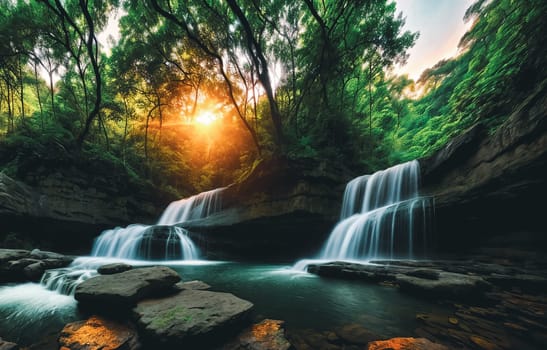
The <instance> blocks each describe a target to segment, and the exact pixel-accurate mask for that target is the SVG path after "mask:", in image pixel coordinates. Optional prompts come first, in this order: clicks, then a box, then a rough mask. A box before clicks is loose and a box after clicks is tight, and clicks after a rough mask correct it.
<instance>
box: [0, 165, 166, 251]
mask: <svg viewBox="0 0 547 350" xmlns="http://www.w3.org/2000/svg"><path fill="white" fill-rule="evenodd" d="M35 183H36V184H35V185H34V186H29V185H27V184H24V183H22V182H20V181H16V180H14V179H12V178H10V177H9V176H7V175H5V174H4V173H0V220H1V223H2V227H1V230H0V231H1V232H0V235H6V234H7V233H8V232H15V233H18V234H19V233H20V235H19V236H20V237H19V238H21V239H23V236H24V239H29V240H30V241H31V243H32V244H39V245H44V246H45V247H47V248H56V249H60V250H72V249H90V247H91V241H92V238H93V237H95V236H97V235H98V234H99V233H100V232H101V230H103V229H105V228H109V227H114V226H121V225H126V224H129V223H133V222H143V223H152V222H153V221H154V220H155V219H156V218H157V217H158V214H159V213H160V212H161V210H162V209H163V206H162V205H161V204H160V205H157V204H154V203H153V202H151V201H150V200H147V199H146V198H145V197H144V196H140V195H139V194H134V195H121V194H120V193H119V191H118V190H117V189H116V188H115V187H114V186H109V185H108V184H104V183H98V182H95V183H93V182H92V181H91V180H90V178H89V176H87V175H85V174H83V173H79V172H77V171H73V172H72V173H71V176H66V175H65V174H61V173H60V172H59V173H53V174H50V175H48V176H45V177H41V178H40V179H37V180H36V182H35ZM4 244H6V243H5V242H4Z"/></svg>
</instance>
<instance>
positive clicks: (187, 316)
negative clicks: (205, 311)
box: [150, 306, 201, 328]
mask: <svg viewBox="0 0 547 350" xmlns="http://www.w3.org/2000/svg"><path fill="white" fill-rule="evenodd" d="M200 315H201V313H196V312H195V311H191V310H189V309H187V308H185V307H184V306H176V307H174V308H172V309H169V310H167V311H165V312H162V313H160V314H159V315H157V316H156V317H154V318H153V319H152V322H150V326H151V327H152V328H165V327H168V326H170V325H172V324H174V323H183V322H184V323H186V322H191V321H192V320H194V319H195V317H196V316H200Z"/></svg>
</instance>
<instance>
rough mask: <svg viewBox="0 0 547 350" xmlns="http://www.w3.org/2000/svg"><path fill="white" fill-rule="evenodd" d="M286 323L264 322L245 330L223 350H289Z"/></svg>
mask: <svg viewBox="0 0 547 350" xmlns="http://www.w3.org/2000/svg"><path fill="white" fill-rule="evenodd" d="M284 323H285V322H283V321H280V320H270V319H266V320H262V321H261V322H260V323H257V324H254V325H252V326H251V327H249V328H247V329H245V330H244V331H243V332H241V334H239V336H238V337H237V339H236V340H235V341H233V342H230V343H229V344H227V345H225V346H223V347H222V348H221V350H289V349H290V348H291V343H289V341H288V340H287V338H285V330H284V328H283V324H284Z"/></svg>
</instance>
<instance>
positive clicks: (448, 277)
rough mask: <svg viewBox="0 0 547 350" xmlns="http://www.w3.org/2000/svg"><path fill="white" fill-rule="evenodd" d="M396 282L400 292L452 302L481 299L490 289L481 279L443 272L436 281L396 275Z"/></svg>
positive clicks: (488, 284)
mask: <svg viewBox="0 0 547 350" xmlns="http://www.w3.org/2000/svg"><path fill="white" fill-rule="evenodd" d="M396 281H397V283H398V284H399V288H400V290H401V291H402V292H405V293H410V294H414V295H417V296H422V297H428V298H429V297H434V298H441V299H452V300H459V299H468V298H474V297H481V296H483V295H484V293H485V292H486V291H488V290H489V289H490V288H491V285H490V283H488V282H486V281H485V280H484V279H483V278H482V277H479V276H472V275H464V274H461V273H453V272H445V271H441V272H439V274H438V279H430V278H421V277H416V276H409V275H403V274H398V275H397V279H396Z"/></svg>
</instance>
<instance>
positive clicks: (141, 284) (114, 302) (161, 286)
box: [74, 266, 180, 312]
mask: <svg viewBox="0 0 547 350" xmlns="http://www.w3.org/2000/svg"><path fill="white" fill-rule="evenodd" d="M178 281H180V276H179V275H178V273H177V272H176V271H174V270H173V269H170V268H168V267H165V266H153V267H144V268H139V269H133V270H129V271H125V272H121V273H118V274H115V275H99V276H96V277H92V278H90V279H88V280H86V281H84V282H82V283H81V284H79V285H78V286H77V287H76V292H75V294H74V298H76V300H78V301H79V302H80V303H82V304H84V305H87V306H96V307H98V309H97V312H100V311H108V310H107V309H108V307H111V306H115V307H116V308H127V307H129V306H132V305H134V304H135V303H136V302H137V301H139V300H142V299H144V298H146V297H149V296H152V295H157V294H162V293H166V292H168V291H170V290H172V287H173V285H174V284H175V283H177V282H178Z"/></svg>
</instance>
